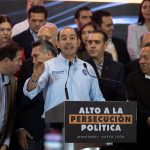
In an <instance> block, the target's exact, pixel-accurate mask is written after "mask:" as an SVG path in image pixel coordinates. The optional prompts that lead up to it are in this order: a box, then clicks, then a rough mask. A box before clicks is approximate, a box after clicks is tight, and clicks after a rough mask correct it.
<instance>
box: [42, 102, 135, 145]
mask: <svg viewBox="0 0 150 150" xmlns="http://www.w3.org/2000/svg"><path fill="white" fill-rule="evenodd" d="M136 105H137V104H136V102H134V101H132V102H125V101H105V102H100V101H94V102H92V101H64V102H62V103H60V104H58V105H57V106H55V107H53V108H51V109H50V110H48V111H47V112H46V113H45V119H46V122H47V123H64V130H65V131H64V132H65V133H64V138H65V142H67V143H99V142H100V141H101V142H102V143H106V142H115V143H135V142H136V121H137V120H136V119H137V117H136V110H137V108H136V107H137V106H136Z"/></svg>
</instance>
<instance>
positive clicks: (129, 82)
mask: <svg viewBox="0 0 150 150" xmlns="http://www.w3.org/2000/svg"><path fill="white" fill-rule="evenodd" d="M139 64H140V70H137V71H135V72H132V73H130V74H129V75H128V76H127V79H126V87H127V92H128V97H129V100H131V101H137V144H138V146H141V147H142V149H144V148H145V149H146V148H147V146H150V142H149V141H150V101H149V97H150V92H149V91H150V42H148V43H145V44H144V46H143V48H142V49H141V54H140V59H139Z"/></svg>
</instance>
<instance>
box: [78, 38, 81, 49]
mask: <svg viewBox="0 0 150 150" xmlns="http://www.w3.org/2000/svg"><path fill="white" fill-rule="evenodd" d="M80 44H81V40H80V39H79V38H78V48H79V47H80Z"/></svg>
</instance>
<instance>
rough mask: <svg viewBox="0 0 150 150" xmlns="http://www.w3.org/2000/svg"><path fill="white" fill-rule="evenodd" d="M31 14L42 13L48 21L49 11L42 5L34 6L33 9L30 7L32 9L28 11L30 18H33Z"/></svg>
mask: <svg viewBox="0 0 150 150" xmlns="http://www.w3.org/2000/svg"><path fill="white" fill-rule="evenodd" d="M31 13H38V14H39V13H42V14H44V15H45V19H47V10H46V9H45V7H44V6H41V5H34V6H32V7H30V9H29V10H28V13H27V15H28V18H30V17H31Z"/></svg>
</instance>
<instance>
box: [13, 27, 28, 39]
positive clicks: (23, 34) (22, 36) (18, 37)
mask: <svg viewBox="0 0 150 150" xmlns="http://www.w3.org/2000/svg"><path fill="white" fill-rule="evenodd" d="M30 34H31V33H30V30H29V28H28V29H27V30H25V31H23V32H21V33H19V34H17V35H15V36H14V37H13V39H20V38H25V37H26V36H27V35H30Z"/></svg>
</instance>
